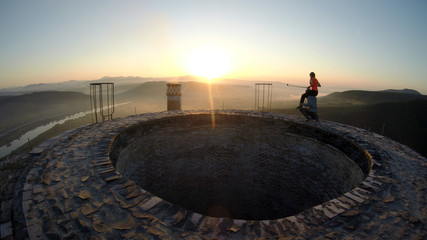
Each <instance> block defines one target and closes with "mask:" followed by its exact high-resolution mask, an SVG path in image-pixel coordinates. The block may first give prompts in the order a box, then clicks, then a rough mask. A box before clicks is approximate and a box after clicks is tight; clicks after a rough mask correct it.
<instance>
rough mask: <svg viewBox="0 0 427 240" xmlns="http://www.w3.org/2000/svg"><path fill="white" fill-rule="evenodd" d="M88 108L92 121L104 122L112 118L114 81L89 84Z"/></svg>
mask: <svg viewBox="0 0 427 240" xmlns="http://www.w3.org/2000/svg"><path fill="white" fill-rule="evenodd" d="M90 108H91V111H92V122H98V121H101V122H104V121H108V120H111V119H113V113H114V111H115V109H114V83H91V84H90Z"/></svg>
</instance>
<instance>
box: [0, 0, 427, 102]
mask: <svg viewBox="0 0 427 240" xmlns="http://www.w3.org/2000/svg"><path fill="white" fill-rule="evenodd" d="M203 46H214V47H215V48H212V49H221V51H222V52H225V53H226V54H225V55H226V59H224V60H221V59H219V60H218V61H220V62H226V63H227V71H226V72H224V73H223V75H222V77H224V78H231V79H241V80H251V81H281V82H286V83H292V84H300V85H308V80H309V76H308V75H309V73H310V72H312V71H313V72H315V73H316V76H317V78H318V79H319V81H320V83H321V84H322V87H323V88H330V89H335V88H336V89H338V88H341V89H362V90H384V89H403V88H411V89H416V90H418V91H419V92H421V93H422V94H427V84H426V83H427V81H426V78H425V70H426V69H427V1H424V0H408V1H404V0H399V1H395V0H358V1H348V0H322V1H321V0H311V1H308V0H301V1H287V0H276V1H274V0H262V1H251V0H245V1H243V0H242V1H239V0H233V1H230V0H226V1H223V0H214V1H202V0H194V1H190V0H179V1H178V0H173V1H162V0H156V1H144V0H137V1H127V0H123V1H118V0H117V1H112V0H102V1H89V0H85V1H80V0H73V1H71V0H68V1H67V0H63V1H54V0H28V1H24V0H2V1H0V88H6V87H13V86H23V85H27V84H35V83H50V82H61V81H67V80H92V79H99V78H102V77H103V76H111V77H114V76H139V77H174V76H186V75H190V74H192V72H191V70H190V69H191V67H189V66H188V56H189V55H192V53H193V52H194V51H195V49H197V48H200V47H203ZM193 55H194V54H193ZM217 63H218V62H216V63H215V62H211V64H212V65H214V64H217ZM320 91H321V90H320Z"/></svg>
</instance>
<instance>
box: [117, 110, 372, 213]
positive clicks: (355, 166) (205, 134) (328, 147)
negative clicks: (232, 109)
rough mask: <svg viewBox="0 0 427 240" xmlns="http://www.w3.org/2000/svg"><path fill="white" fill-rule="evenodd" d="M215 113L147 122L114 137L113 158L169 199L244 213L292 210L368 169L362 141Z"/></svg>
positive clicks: (353, 182)
mask: <svg viewBox="0 0 427 240" xmlns="http://www.w3.org/2000/svg"><path fill="white" fill-rule="evenodd" d="M215 120H216V121H215V123H216V124H215V126H212V118H211V115H209V114H200V115H189V116H180V117H169V118H165V119H157V120H152V121H148V122H143V123H141V124H139V125H136V126H133V127H131V128H129V129H127V130H126V131H124V132H122V133H121V134H120V135H119V136H118V137H116V139H115V141H114V142H113V144H112V147H111V149H110V158H111V160H112V162H113V164H114V165H115V167H116V169H117V170H118V171H119V172H121V173H122V174H123V175H125V176H127V177H128V178H129V179H131V180H133V181H134V182H135V183H136V184H138V185H140V186H141V187H142V188H143V189H145V190H147V191H149V192H151V193H153V194H154V195H156V196H158V197H161V198H163V199H164V200H166V201H168V202H171V203H173V204H176V205H179V206H181V207H184V208H186V209H189V210H192V211H194V212H198V213H201V214H204V215H209V216H213V217H229V218H235V219H246V220H263V219H277V218H282V217H286V216H290V215H294V214H296V213H298V212H300V211H302V210H304V209H307V208H310V207H313V206H315V205H318V204H320V203H323V202H325V201H328V200H330V199H333V198H335V197H338V196H340V195H342V194H343V193H345V192H347V191H349V190H351V189H353V188H354V187H356V186H357V185H359V184H360V183H361V182H362V181H363V179H364V178H365V177H366V175H367V174H368V172H369V166H368V165H369V162H368V160H369V159H367V158H366V156H365V155H364V152H363V150H362V149H360V147H358V146H357V145H355V144H353V143H351V142H348V141H347V140H345V139H344V138H342V137H339V136H337V135H334V134H331V133H328V132H323V131H321V130H319V129H317V128H312V127H309V126H304V125H298V124H296V123H291V122H287V121H283V120H274V119H264V118H256V117H250V116H241V115H225V114H224V115H216V116H215ZM348 156H351V158H350V157H348Z"/></svg>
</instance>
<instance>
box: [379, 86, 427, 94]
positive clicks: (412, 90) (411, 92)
mask: <svg viewBox="0 0 427 240" xmlns="http://www.w3.org/2000/svg"><path fill="white" fill-rule="evenodd" d="M383 92H393V93H407V94H416V95H422V94H421V93H420V92H418V91H417V90H414V89H407V88H405V89H402V90H396V89H387V90H384V91H383Z"/></svg>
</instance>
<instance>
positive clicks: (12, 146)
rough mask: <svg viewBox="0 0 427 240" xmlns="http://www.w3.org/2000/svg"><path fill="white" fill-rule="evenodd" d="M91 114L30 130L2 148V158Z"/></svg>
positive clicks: (82, 113)
mask: <svg viewBox="0 0 427 240" xmlns="http://www.w3.org/2000/svg"><path fill="white" fill-rule="evenodd" d="M129 103H131V102H125V103H120V104H115V106H119V105H124V104H129ZM91 113H92V111H86V112H80V113H76V114H74V115H71V116H67V117H66V118H64V119H61V120H58V121H53V122H50V123H48V124H46V125H43V126H39V127H37V128H34V129H33V130H30V131H28V132H26V133H24V134H23V135H21V136H20V137H19V138H17V139H15V140H13V141H12V142H10V143H8V144H7V145H4V146H1V147H0V158H2V157H4V156H6V155H8V154H10V153H11V152H12V151H13V150H16V149H18V148H19V147H21V146H23V145H24V144H29V141H30V143H31V140H33V139H34V138H36V137H37V136H38V135H40V134H42V133H44V132H46V131H47V130H49V129H51V128H53V127H54V126H56V125H57V124H63V123H65V122H66V121H69V120H73V119H77V118H81V117H84V116H86V115H88V114H91ZM33 147H34V146H33Z"/></svg>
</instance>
